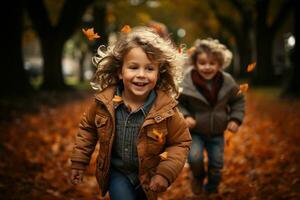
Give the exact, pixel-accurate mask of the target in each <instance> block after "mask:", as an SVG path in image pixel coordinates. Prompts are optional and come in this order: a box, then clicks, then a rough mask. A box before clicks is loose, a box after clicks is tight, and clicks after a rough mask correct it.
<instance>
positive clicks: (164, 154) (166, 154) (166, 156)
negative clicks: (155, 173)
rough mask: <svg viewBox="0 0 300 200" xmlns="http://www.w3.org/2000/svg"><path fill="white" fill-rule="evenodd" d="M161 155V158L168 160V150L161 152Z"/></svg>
mask: <svg viewBox="0 0 300 200" xmlns="http://www.w3.org/2000/svg"><path fill="white" fill-rule="evenodd" d="M159 157H160V159H161V160H167V159H168V152H166V151H165V152H163V153H161V154H159Z"/></svg>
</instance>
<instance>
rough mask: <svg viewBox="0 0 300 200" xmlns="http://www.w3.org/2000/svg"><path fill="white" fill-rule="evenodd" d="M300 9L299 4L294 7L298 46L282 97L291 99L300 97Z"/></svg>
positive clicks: (292, 54) (291, 56) (296, 45)
mask: <svg viewBox="0 0 300 200" xmlns="http://www.w3.org/2000/svg"><path fill="white" fill-rule="evenodd" d="M297 9H298V11H299V4H297V5H295V6H294V36H295V38H296V44H295V46H294V49H293V50H292V52H291V55H290V59H291V62H292V68H291V70H290V72H289V74H288V77H289V78H288V79H287V80H286V83H284V85H283V90H282V93H281V96H282V97H284V98H290V97H298V98H299V97H300V78H299V77H300V64H299V58H297V55H300V54H299V53H300V52H299V38H300V36H299V33H300V31H299V26H297V25H296V24H297V22H298V23H299V12H296V10H297Z"/></svg>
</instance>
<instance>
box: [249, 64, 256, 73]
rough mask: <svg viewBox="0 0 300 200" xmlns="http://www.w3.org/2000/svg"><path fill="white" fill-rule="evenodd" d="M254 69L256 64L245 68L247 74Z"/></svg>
mask: <svg viewBox="0 0 300 200" xmlns="http://www.w3.org/2000/svg"><path fill="white" fill-rule="evenodd" d="M255 67H256V62H254V63H251V64H249V65H248V66H247V72H252V71H253V70H254V68H255Z"/></svg>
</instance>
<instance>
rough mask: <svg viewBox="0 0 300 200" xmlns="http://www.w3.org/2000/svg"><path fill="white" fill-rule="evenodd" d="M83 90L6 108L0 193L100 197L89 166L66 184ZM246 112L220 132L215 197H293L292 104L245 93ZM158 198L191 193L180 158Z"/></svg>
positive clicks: (297, 149) (298, 172)
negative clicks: (79, 181) (67, 97)
mask: <svg viewBox="0 0 300 200" xmlns="http://www.w3.org/2000/svg"><path fill="white" fill-rule="evenodd" d="M89 97H91V96H86V97H85V98H80V99H78V100H72V101H70V102H68V103H66V104H63V105H59V104H54V105H44V104H42V103H41V104H40V105H39V106H38V112H35V113H27V114H26V113H25V114H24V113H23V114H22V115H19V114H18V111H14V112H15V113H14V115H13V116H14V117H13V118H12V119H13V120H12V121H3V122H1V123H0V125H1V126H0V132H1V135H0V159H1V160H0V197H1V198H0V199H24V200H29V199H43V200H44V199H46V200H47V199H49V200H50V199H51V200H60V199H74V200H77V199H85V200H94V199H100V197H99V194H98V189H97V185H96V181H95V178H94V177H93V171H94V167H90V168H89V170H88V172H87V177H86V179H85V182H84V184H83V185H80V186H76V187H74V186H72V185H71V184H70V183H69V173H70V170H69V167H70V161H69V155H70V152H71V150H72V145H73V141H74V135H75V133H76V131H77V125H78V122H79V119H80V116H81V114H82V113H83V112H84V110H85V109H86V108H87V105H88V104H89V103H90V101H91V100H92V99H90V98H89ZM37 103H39V102H37ZM246 116H247V117H246V119H245V122H244V124H243V126H242V128H241V129H240V132H239V133H238V134H235V135H233V136H232V137H231V138H229V135H227V136H226V137H227V139H228V141H229V143H228V144H227V145H226V149H225V168H224V172H223V182H222V184H221V186H220V196H221V198H222V199H253V200H254V199H295V200H296V199H300V190H299V188H300V178H299V177H300V158H299V153H300V145H299V143H300V142H299V141H300V134H299V131H298V132H297V129H299V127H300V103H299V102H287V101H279V100H274V99H272V98H266V97H262V96H260V95H255V94H252V93H249V94H248V96H247V115H246ZM106 199H108V198H106ZM160 199H162V200H171V199H176V200H177V199H178V200H179V199H199V198H198V197H195V196H193V195H192V193H191V190H190V184H189V168H188V165H186V167H185V168H184V170H183V172H182V173H181V174H180V176H179V177H178V179H177V180H176V182H175V183H174V184H173V185H172V186H171V187H170V188H169V189H168V191H167V192H165V193H164V194H162V195H160Z"/></svg>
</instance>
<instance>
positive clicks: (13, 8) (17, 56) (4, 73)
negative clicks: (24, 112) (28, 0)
mask: <svg viewBox="0 0 300 200" xmlns="http://www.w3.org/2000/svg"><path fill="white" fill-rule="evenodd" d="M1 16H2V22H3V23H4V24H2V27H3V28H5V30H4V31H2V35H3V38H2V44H1V48H3V49H2V51H1V54H0V60H1V73H0V88H1V93H0V96H2V95H20V94H22V95H24V94H27V93H28V92H29V91H30V90H31V89H32V88H31V85H30V83H29V78H28V75H27V74H26V71H25V70H24V65H23V55H22V43H21V38H22V28H23V26H22V25H23V23H22V17H23V5H22V3H21V1H20V0H17V1H8V2H7V5H6V6H5V8H3V9H2V12H1ZM8 16H9V19H8V18H7V17H8Z"/></svg>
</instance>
